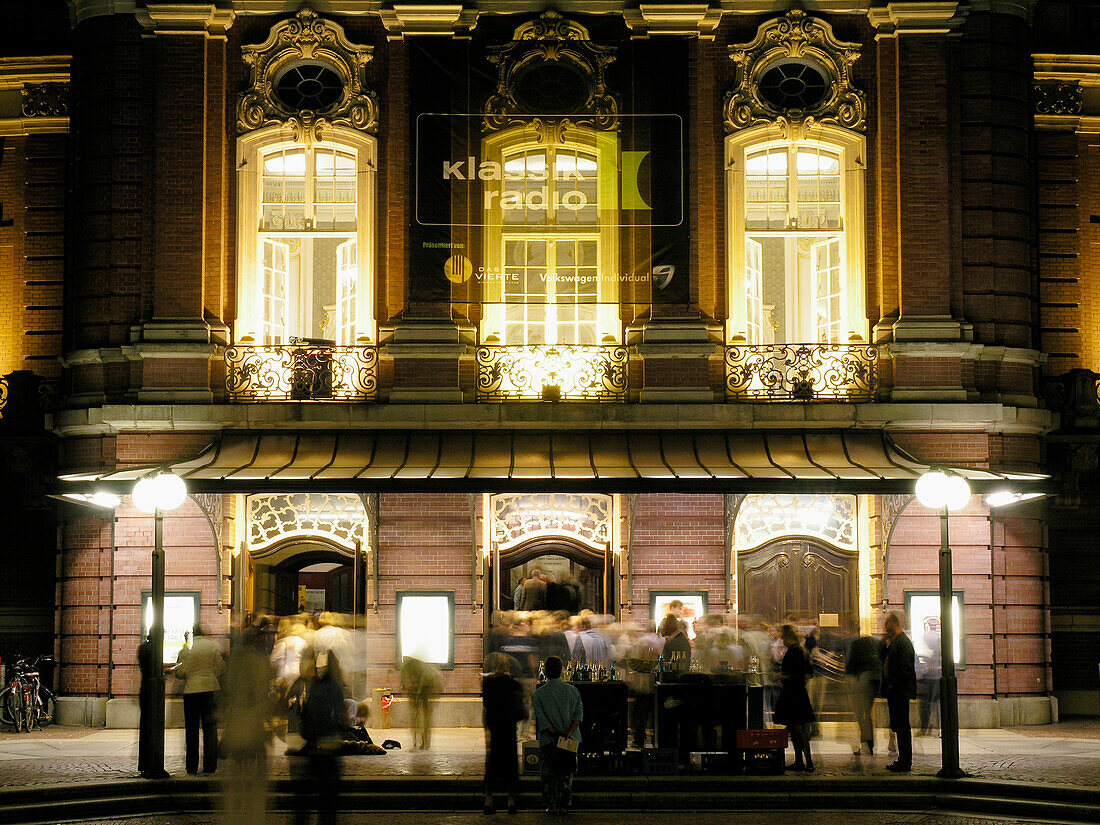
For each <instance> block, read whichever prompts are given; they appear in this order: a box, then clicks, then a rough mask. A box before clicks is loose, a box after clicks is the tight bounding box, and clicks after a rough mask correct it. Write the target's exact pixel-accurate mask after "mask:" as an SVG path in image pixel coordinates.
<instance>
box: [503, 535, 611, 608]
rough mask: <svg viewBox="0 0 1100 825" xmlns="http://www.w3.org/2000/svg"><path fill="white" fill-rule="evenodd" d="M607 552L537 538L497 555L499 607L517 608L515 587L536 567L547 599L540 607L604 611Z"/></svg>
mask: <svg viewBox="0 0 1100 825" xmlns="http://www.w3.org/2000/svg"><path fill="white" fill-rule="evenodd" d="M605 556H606V554H605V553H601V552H599V551H597V550H592V549H590V548H587V547H583V546H582V545H579V544H576V545H575V544H572V543H567V542H561V541H551V542H547V541H540V542H537V543H535V544H529V545H526V546H523V547H520V548H517V549H515V550H512V551H510V552H508V553H506V554H505V553H502V554H501V556H500V566H499V572H498V575H497V577H496V582H495V584H496V586H497V587H498V588H499V594H500V599H499V601H498V602H497V604H499V607H500V609H501V610H518V609H520V605H519V604H517V603H516V602H515V593H516V587H517V586H518V585H519V583H520V582H521V581H522V580H523V579H525V578H526V577H528V576H530V575H531V573H532V571H534V570H539V571H540V572H541V574H542V575H543V577H545V578H546V580H547V594H546V602H545V603H544V604H543V605H542V607H541V608H540V609H546V610H565V611H566V612H568V613H570V614H576V613H579V612H580V611H581V610H590V611H592V612H593V613H607V612H611V611H609V610H608V605H609V604H610V603H611V602H610V600H609V599H608V590H609V582H608V576H607V570H608V565H607V560H606V558H605Z"/></svg>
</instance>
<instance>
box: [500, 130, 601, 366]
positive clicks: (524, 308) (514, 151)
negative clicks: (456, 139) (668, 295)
mask: <svg viewBox="0 0 1100 825" xmlns="http://www.w3.org/2000/svg"><path fill="white" fill-rule="evenodd" d="M484 146H485V154H486V157H487V158H490V159H492V160H494V161H496V162H498V163H500V166H501V168H502V169H503V180H501V181H499V182H493V181H486V191H485V199H486V201H485V202H486V204H487V205H489V207H490V210H489V222H488V226H487V228H486V235H485V247H486V260H487V261H488V264H489V266H488V270H489V272H490V278H489V279H488V281H487V283H486V294H487V299H488V300H487V310H486V317H485V321H484V329H483V340H484V339H488V338H490V336H495V337H496V339H497V340H498V341H500V343H502V344H506V345H509V346H523V345H533V346H539V345H570V344H600V343H606V342H607V340H608V338H609V337H610V340H612V341H618V339H619V337H620V330H619V323H618V310H617V306H615V302H616V301H617V299H618V289H617V283H616V280H615V277H614V271H615V266H614V261H615V260H616V249H617V232H616V229H615V225H616V224H617V222H618V191H617V188H616V183H617V181H616V170H617V162H616V153H617V150H618V139H617V136H616V135H615V134H614V133H606V132H597V131H595V130H591V129H581V128H573V129H570V130H567V131H566V139H565V140H563V141H561V142H557V143H550V144H547V143H545V142H540V139H539V137H538V135H537V133H536V131H535V130H534V129H533V128H523V127H521V128H514V129H510V130H507V131H506V132H502V133H498V134H494V135H491V136H490V137H488V138H486V139H485V144H484Z"/></svg>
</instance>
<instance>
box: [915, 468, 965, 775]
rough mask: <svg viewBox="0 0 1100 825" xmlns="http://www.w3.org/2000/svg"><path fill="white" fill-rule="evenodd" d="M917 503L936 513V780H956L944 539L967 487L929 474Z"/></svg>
mask: <svg viewBox="0 0 1100 825" xmlns="http://www.w3.org/2000/svg"><path fill="white" fill-rule="evenodd" d="M917 500H918V501H919V502H920V503H921V504H923V505H924V506H925V507H928V508H929V509H932V510H939V511H940V665H941V669H942V676H941V677H940V734H941V736H942V740H941V745H942V749H943V751H942V752H943V756H942V765H941V767H940V772H939V776H942V777H945V778H948V779H957V778H958V777H960V776H962V775H963V772H962V768H960V767H959V684H958V680H957V679H956V678H955V618H954V616H953V615H952V603H953V600H954V596H955V591H954V587H953V582H952V570H951V546H950V544H949V543H948V536H947V518H948V513H949V512H950V511H953V510H961V509H962V508H963V507H965V506H966V504H967V502H969V501H970V485H969V484H967V483H966V479H965V478H963V477H962V476H957V475H948V474H947V473H944V472H942V471H940V470H932V471H931V472H928V473H925V474H924V475H922V476H921V477H920V478H919V479H917Z"/></svg>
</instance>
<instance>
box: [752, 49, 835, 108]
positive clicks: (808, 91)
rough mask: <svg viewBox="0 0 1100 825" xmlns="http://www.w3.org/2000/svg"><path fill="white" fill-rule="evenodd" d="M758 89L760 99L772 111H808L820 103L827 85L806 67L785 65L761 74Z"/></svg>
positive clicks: (819, 74)
mask: <svg viewBox="0 0 1100 825" xmlns="http://www.w3.org/2000/svg"><path fill="white" fill-rule="evenodd" d="M759 88H760V97H761V98H763V99H764V102H765V103H767V104H769V105H770V106H771V107H772V108H774V109H779V110H785V109H801V110H803V111H809V110H811V109H814V108H816V107H817V106H820V105H821V103H822V102H823V101H824V98H825V95H826V93H827V92H828V91H829V81H828V80H827V79H826V77H825V75H824V73H823V72H822V71H821V70H820V69H818V68H817V67H815V66H811V65H810V64H809V63H800V62H797V61H785V62H783V63H778V64H776V65H774V66H772V67H771V68H769V69H767V70H765V71H764V73H763V74H762V75H761V76H760V84H759Z"/></svg>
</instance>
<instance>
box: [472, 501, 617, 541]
mask: <svg viewBox="0 0 1100 825" xmlns="http://www.w3.org/2000/svg"><path fill="white" fill-rule="evenodd" d="M492 517H493V525H492V530H493V532H492V535H493V541H494V542H496V544H497V546H498V547H500V548H508V547H512V546H513V545H516V544H518V543H519V542H521V541H525V540H527V539H530V538H534V537H538V536H544V537H546V536H568V537H571V538H575V539H577V540H578V541H581V542H582V543H584V544H586V545H588V546H590V547H600V548H604V547H607V546H608V544H609V542H610V541H611V496H604V495H583V494H577V493H524V494H516V495H498V496H493V505H492Z"/></svg>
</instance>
